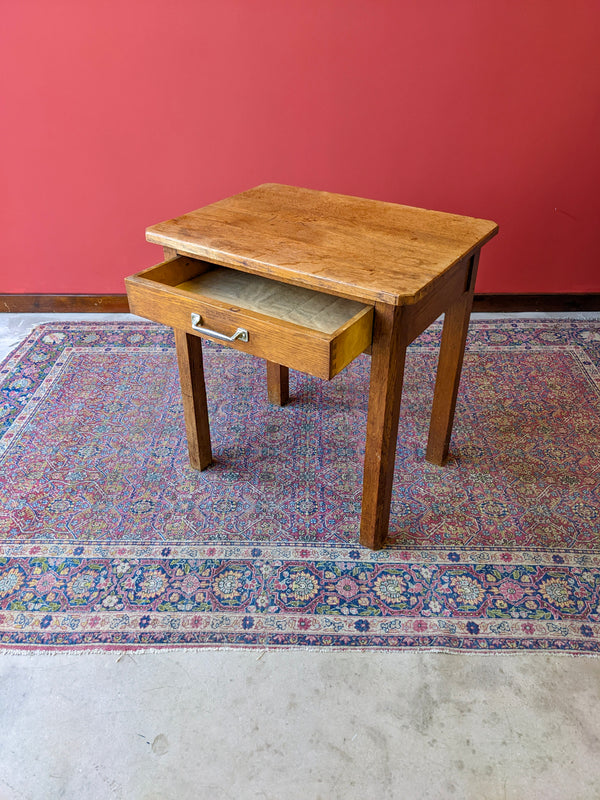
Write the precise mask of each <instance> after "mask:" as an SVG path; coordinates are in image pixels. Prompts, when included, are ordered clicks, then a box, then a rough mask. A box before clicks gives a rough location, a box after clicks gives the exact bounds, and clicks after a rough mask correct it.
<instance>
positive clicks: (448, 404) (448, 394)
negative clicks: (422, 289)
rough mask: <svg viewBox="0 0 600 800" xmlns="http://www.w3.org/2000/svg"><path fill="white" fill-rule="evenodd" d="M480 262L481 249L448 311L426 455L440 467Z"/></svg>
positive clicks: (455, 394)
mask: <svg viewBox="0 0 600 800" xmlns="http://www.w3.org/2000/svg"><path fill="white" fill-rule="evenodd" d="M478 261H479V252H477V253H476V254H475V255H474V256H473V259H472V262H471V267H470V270H469V282H468V287H467V291H465V292H464V293H463V294H462V295H461V296H460V298H459V299H458V300H456V301H455V302H454V303H453V304H452V305H451V306H450V307H449V308H448V309H447V310H446V312H445V314H444V327H443V330H442V343H441V346H440V355H439V361H438V368H437V376H436V380H435V391H434V395H433V407H432V410H431V422H430V424H429V439H428V442H427V453H426V455H425V458H426V459H427V461H431V463H432V464H438V465H439V466H441V465H442V464H444V462H445V461H446V459H447V458H448V449H449V447H450V437H451V436H452V425H453V423H454V411H455V409H456V397H457V395H458V386H459V384H460V375H461V371H462V364H463V358H464V354H465V343H466V341H467V332H468V330H469V320H470V318H471V308H472V307H473V290H474V288H475V278H476V273H477V263H478Z"/></svg>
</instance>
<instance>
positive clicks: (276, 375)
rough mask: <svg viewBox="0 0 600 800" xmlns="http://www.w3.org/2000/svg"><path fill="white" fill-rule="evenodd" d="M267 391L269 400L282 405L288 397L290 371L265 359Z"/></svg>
mask: <svg viewBox="0 0 600 800" xmlns="http://www.w3.org/2000/svg"><path fill="white" fill-rule="evenodd" d="M267 392H268V393H269V402H270V403H273V404H274V405H276V406H284V405H285V404H286V403H287V401H288V400H289V399H290V371H289V369H288V368H287V367H283V366H282V365H281V364H275V363H274V362H273V361H267Z"/></svg>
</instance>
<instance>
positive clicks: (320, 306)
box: [125, 256, 373, 379]
mask: <svg viewBox="0 0 600 800" xmlns="http://www.w3.org/2000/svg"><path fill="white" fill-rule="evenodd" d="M125 284H126V286H127V296H128V298H129V307H130V309H131V311H132V313H134V314H138V315H139V316H140V317H146V318H147V319H151V320H154V321H155V322H161V323H163V324H164V325H168V326H169V327H171V328H179V329H180V330H184V331H187V332H188V333H194V334H197V335H199V336H203V337H206V338H208V339H211V340H213V341H224V340H226V343H227V345H228V346H229V347H234V348H235V349H236V350H243V351H244V352H246V353H252V355H255V356H259V357H260V358H264V359H266V360H267V361H273V362H275V363H277V364H282V365H284V366H286V367H291V368H292V369H296V370H299V371H301V372H307V373H309V374H310V375H315V376H316V377H318V378H326V379H329V378H332V377H333V376H334V375H336V374H337V373H338V372H340V371H341V370H342V369H343V368H344V367H345V366H346V365H347V364H349V363H350V362H351V361H352V360H353V359H354V358H356V356H357V355H359V354H360V353H362V352H363V351H364V350H365V349H366V348H368V347H369V345H370V344H371V337H372V328H373V307H372V306H366V305H363V304H362V303H358V302H356V301H354V300H348V299H346V298H342V297H337V296H335V295H331V294H326V293H325V292H317V291H314V290H312V289H306V288H302V287H299V286H293V285H291V284H287V283H281V282H280V281H276V280H272V279H271V278H264V277H262V276H259V275H253V274H250V273H247V272H242V271H240V270H236V269H229V268H227V267H220V266H216V265H215V264H210V263H208V262H206V261H200V260H198V259H194V258H188V257H186V256H177V257H176V258H173V259H171V260H170V261H165V262H164V263H162V264H158V265H157V266H155V267H150V268H149V269H147V270H144V271H143V272H140V273H138V274H137V275H132V276H131V277H129V278H126V280H125Z"/></svg>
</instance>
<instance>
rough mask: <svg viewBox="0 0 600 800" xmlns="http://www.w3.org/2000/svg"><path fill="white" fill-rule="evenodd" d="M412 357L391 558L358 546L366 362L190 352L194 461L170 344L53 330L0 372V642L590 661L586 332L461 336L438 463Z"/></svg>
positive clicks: (595, 461) (423, 347)
mask: <svg viewBox="0 0 600 800" xmlns="http://www.w3.org/2000/svg"><path fill="white" fill-rule="evenodd" d="M439 334H440V326H439V325H438V324H436V325H434V326H432V328H431V329H430V330H429V331H427V332H426V333H425V334H423V335H422V336H421V337H420V338H419V339H418V340H417V341H416V342H415V343H414V344H413V345H411V347H410V350H409V356H408V364H407V374H406V383H405V390H404V396H403V406H402V413H401V420H400V431H399V437H398V454H397V459H396V472H395V478H394V495H393V502H392V511H391V523H390V532H391V540H390V543H389V546H388V547H387V548H386V549H385V550H383V551H380V552H378V553H373V552H371V551H369V550H366V549H363V548H361V547H360V546H359V545H358V527H359V519H360V502H361V480H362V461H363V454H364V431H365V425H366V412H367V397H368V380H369V359H368V357H367V356H361V357H360V358H359V359H357V360H356V361H355V362H354V363H353V364H351V365H350V366H349V367H348V368H347V369H346V370H344V371H343V372H342V373H341V374H340V375H338V376H337V377H336V378H334V380H332V381H331V382H325V381H320V380H317V379H313V378H310V377H308V376H305V375H302V374H299V373H293V374H292V375H291V386H290V389H291V395H292V400H291V402H290V404H289V405H288V406H286V407H285V408H279V407H274V406H271V405H269V404H268V402H267V398H266V386H265V377H264V372H265V370H264V364H263V363H262V362H260V361H258V360H257V359H254V358H252V357H250V356H246V355H245V354H241V353H238V352H235V351H232V350H228V349H225V348H222V347H219V346H218V345H212V344H208V345H206V346H205V362H206V374H207V389H208V395H209V403H210V409H209V410H210V417H211V425H212V440H213V451H214V455H215V458H216V463H215V465H214V466H213V467H212V468H210V469H209V470H207V471H205V472H203V473H198V472H195V471H193V470H191V469H190V468H189V466H188V461H187V451H186V444H185V434H184V426H183V417H182V409H181V404H180V399H179V385H178V377H177V372H176V364H175V355H174V347H173V337H172V333H171V331H170V330H168V329H166V328H163V327H161V326H158V325H153V324H150V323H140V322H133V321H132V322H126V323H104V324H98V323H91V322H90V323H86V322H82V323H77V324H74V323H50V324H48V325H43V326H40V327H39V328H37V329H36V330H35V331H34V332H33V333H32V334H31V335H30V336H29V337H28V338H27V339H26V340H25V341H24V342H23V343H22V344H21V345H20V346H19V347H18V349H17V350H16V351H15V352H14V353H13V355H12V356H11V357H9V358H8V360H7V361H5V362H4V364H3V365H2V367H0V386H1V399H0V426H1V433H2V437H1V439H0V464H1V469H0V491H1V502H0V647H3V648H16V649H40V650H48V649H65V650H69V649H77V648H101V649H102V648H104V649H106V648H118V649H125V648H145V647H148V648H150V647H163V646H171V647H173V646H217V647H222V646H236V647H260V648H266V647H299V646H311V647H342V648H382V649H392V650H393V649H404V648H431V649H443V650H477V651H486V650H502V651H506V650H519V649H527V650H532V649H544V650H562V651H569V652H573V653H578V652H597V651H598V649H599V646H598V645H599V641H600V596H599V588H600V442H599V440H600V414H599V411H600V403H599V399H600V374H599V369H598V367H599V364H600V322H595V321H572V320H571V321H565V320H560V321H536V320H507V321H494V322H483V321H475V322H473V323H472V325H471V329H470V333H469V341H468V346H467V348H468V349H467V354H466V357H465V365H464V371H463V380H462V384H461V391H460V395H459V400H458V408H457V416H456V422H455V429H454V436H453V440H452V447H451V452H452V457H451V459H450V461H449V463H448V465H447V466H446V467H444V468H439V467H435V466H432V465H430V464H428V463H427V462H426V461H425V460H424V448H425V443H426V436H427V426H428V418H429V413H430V408H431V399H432V391H433V375H434V371H435V365H436V359H437V352H438V344H439Z"/></svg>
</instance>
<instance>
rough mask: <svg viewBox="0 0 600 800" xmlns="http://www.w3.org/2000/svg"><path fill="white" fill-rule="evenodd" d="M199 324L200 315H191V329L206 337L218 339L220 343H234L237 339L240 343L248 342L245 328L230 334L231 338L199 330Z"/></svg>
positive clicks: (204, 329) (216, 332) (205, 329)
mask: <svg viewBox="0 0 600 800" xmlns="http://www.w3.org/2000/svg"><path fill="white" fill-rule="evenodd" d="M201 322H202V317H201V316H200V314H192V328H193V329H194V330H195V331H198V333H205V334H206V335H207V336H212V337H213V339H219V340H220V341H221V342H235V340H236V339H239V340H240V341H241V342H247V341H248V331H247V330H246V329H245V328H238V329H237V331H236V332H235V333H232V334H231V336H225V334H224V333H219V332H218V331H211V329H210V328H201V327H200V323H201Z"/></svg>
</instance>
